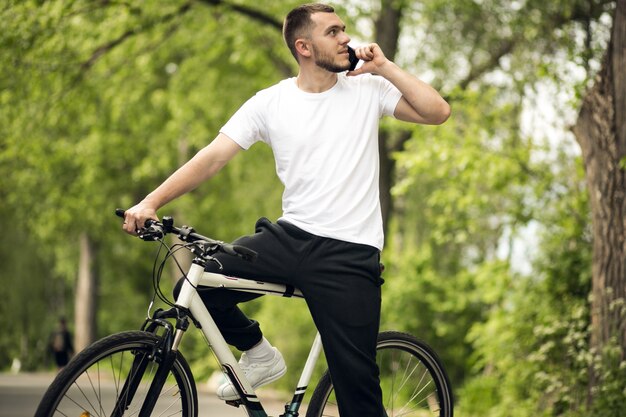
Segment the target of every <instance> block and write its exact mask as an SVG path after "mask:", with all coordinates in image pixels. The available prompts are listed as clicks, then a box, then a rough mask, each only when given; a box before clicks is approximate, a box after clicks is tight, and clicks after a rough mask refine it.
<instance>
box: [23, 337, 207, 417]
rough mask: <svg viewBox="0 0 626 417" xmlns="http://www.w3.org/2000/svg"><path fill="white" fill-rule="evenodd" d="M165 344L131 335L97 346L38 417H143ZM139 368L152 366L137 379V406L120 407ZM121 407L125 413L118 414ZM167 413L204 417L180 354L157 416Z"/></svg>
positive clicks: (75, 362)
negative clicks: (139, 416) (158, 349)
mask: <svg viewBox="0 0 626 417" xmlns="http://www.w3.org/2000/svg"><path fill="white" fill-rule="evenodd" d="M160 341H161V337H159V336H156V335H155V334H153V333H148V332H144V331H128V332H122V333H117V334H113V335H111V336H108V337H105V338H103V339H101V340H99V341H98V342H95V343H94V344H92V345H91V346H89V347H88V348H86V349H85V350H83V351H82V352H80V353H79V354H78V355H76V357H74V358H73V359H72V360H71V361H70V363H69V364H68V365H67V366H66V367H65V368H64V369H63V370H62V371H61V372H60V373H59V374H58V375H57V377H56V378H55V379H54V381H53V382H52V384H51V385H50V387H49V388H48V390H47V391H46V393H45V394H44V396H43V398H42V400H41V402H40V403H39V407H38V408H37V412H36V413H35V417H53V416H67V415H75V416H90V417H94V416H104V415H106V416H111V415H128V416H130V415H137V414H138V413H139V411H140V410H141V406H142V404H143V400H145V396H146V393H147V391H148V389H149V387H150V384H151V383H152V379H153V377H154V374H155V373H156V370H157V368H158V365H159V364H158V361H159V360H158V359H156V360H155V358H158V357H159V356H158V355H154V354H153V353H154V352H155V348H156V347H157V346H159V343H160ZM135 358H137V360H136V359H135ZM145 359H147V360H145ZM137 363H142V364H145V365H146V366H145V367H144V368H145V372H143V374H142V375H143V377H142V378H141V380H137V379H136V382H137V383H136V384H135V385H136V392H134V390H133V394H130V396H132V398H131V402H130V403H129V404H126V403H124V404H123V405H120V403H119V402H118V400H119V399H120V398H123V397H127V396H120V391H121V390H123V389H125V387H126V384H127V383H128V382H127V381H129V380H131V379H132V377H131V376H130V375H127V373H128V374H132V372H129V370H130V369H131V367H132V366H135V364H137ZM131 385H132V382H131ZM175 390H177V391H175ZM116 403H117V406H116V405H115V404H116ZM116 407H117V408H119V409H120V410H119V412H114V411H117V410H116ZM122 408H123V409H122ZM163 409H168V410H169V411H168V414H167V415H171V416H174V415H178V416H181V417H197V415H198V395H197V390H196V384H195V381H194V379H193V375H192V373H191V370H190V368H189V365H188V364H187V361H186V360H185V358H184V357H183V356H182V354H180V352H176V356H175V358H174V362H173V365H172V367H171V369H170V371H169V374H168V377H167V379H166V382H165V386H164V387H163V389H162V391H161V392H160V395H159V397H158V398H157V403H156V405H155V409H154V410H155V412H156V411H157V410H163Z"/></svg>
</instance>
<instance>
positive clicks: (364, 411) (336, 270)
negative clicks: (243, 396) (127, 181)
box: [200, 218, 385, 417]
mask: <svg viewBox="0 0 626 417" xmlns="http://www.w3.org/2000/svg"><path fill="white" fill-rule="evenodd" d="M234 243H237V244H240V245H243V246H246V247H248V248H250V249H253V250H255V251H256V252H258V253H259V257H258V259H257V261H256V262H254V263H250V262H246V261H244V260H241V259H239V258H236V257H233V256H228V255H223V254H220V255H218V256H217V258H219V261H220V262H221V263H222V265H223V266H224V269H223V270H222V271H218V269H217V266H215V267H214V269H213V268H212V271H213V272H218V273H223V274H226V275H231V276H236V277H240V278H248V279H256V280H259V281H266V282H274V283H281V284H287V285H291V286H294V287H296V288H299V289H300V290H301V291H302V293H303V295H304V297H305V300H306V302H307V305H308V307H309V310H310V312H311V315H312V317H313V320H314V322H315V325H316V327H317V329H318V331H319V332H320V335H321V337H322V344H323V346H324V353H325V355H326V359H327V361H328V366H329V369H330V373H331V377H332V380H333V385H334V388H335V393H336V395H337V400H338V403H339V412H340V414H341V416H342V417H369V416H372V417H381V416H384V415H385V414H384V411H383V409H382V399H381V390H380V386H379V381H378V367H377V365H376V337H377V334H378V327H379V321H380V285H381V283H382V279H381V278H380V264H379V259H380V256H379V251H378V249H376V248H374V247H372V246H368V245H360V244H355V243H349V242H344V241H340V240H336V239H329V238H323V237H319V236H315V235H312V234H310V233H308V232H305V231H303V230H301V229H299V228H297V227H295V226H293V225H291V224H289V223H287V222H282V221H279V222H278V223H277V224H273V223H271V222H270V221H269V220H267V219H265V218H262V219H260V220H259V221H258V222H257V224H256V231H255V234H254V235H251V236H245V237H242V238H240V239H237V240H236V241H235V242H234ZM200 289H201V288H200ZM200 295H201V297H202V300H203V301H204V303H205V304H206V306H207V308H208V309H209V311H210V312H211V314H212V315H213V318H214V319H215V322H216V324H217V325H218V327H219V328H220V330H221V331H222V333H223V334H224V337H225V339H226V341H227V342H228V343H229V344H231V345H233V346H235V347H237V348H238V349H239V350H247V349H249V348H251V347H252V346H254V345H255V344H257V343H258V342H259V341H260V340H261V337H262V333H261V330H260V327H259V324H258V323H257V322H256V321H254V320H251V319H249V318H248V317H246V316H245V315H244V314H243V312H242V311H241V310H240V309H239V308H238V307H237V304H238V303H239V302H243V301H249V300H251V299H253V298H257V297H259V295H257V294H251V293H244V292H236V291H229V290H225V289H211V290H205V291H200Z"/></svg>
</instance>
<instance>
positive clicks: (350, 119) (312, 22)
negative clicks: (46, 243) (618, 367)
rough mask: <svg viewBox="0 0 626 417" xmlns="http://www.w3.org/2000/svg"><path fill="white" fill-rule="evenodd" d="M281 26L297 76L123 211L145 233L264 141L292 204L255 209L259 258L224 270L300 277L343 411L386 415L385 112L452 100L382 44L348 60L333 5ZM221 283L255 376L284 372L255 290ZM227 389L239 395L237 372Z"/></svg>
mask: <svg viewBox="0 0 626 417" xmlns="http://www.w3.org/2000/svg"><path fill="white" fill-rule="evenodd" d="M283 35H284V38H285V42H286V43H287V46H288V47H289V49H290V50H291V52H292V54H293V56H294V57H295V58H296V60H297V62H298V65H299V73H298V76H297V77H295V78H290V79H287V80H283V81H281V82H280V83H278V84H276V85H274V86H272V87H270V88H268V89H266V90H263V91H261V92H259V93H258V94H256V95H255V96H254V97H252V98H251V99H250V100H248V101H247V102H246V103H245V104H244V105H243V106H242V107H241V108H240V109H239V110H238V111H237V112H236V113H235V115H233V117H232V118H231V119H230V120H229V121H228V123H226V125H225V126H224V127H223V128H222V129H221V130H220V133H219V135H218V136H217V137H216V138H215V140H214V141H213V142H211V143H210V144H209V145H208V146H206V147H205V148H204V149H202V150H200V151H199V152H198V153H197V154H196V155H195V156H194V157H193V158H192V159H191V160H190V161H189V162H187V163H186V164H185V165H183V166H182V167H181V168H180V169H178V170H177V171H176V172H175V173H174V174H172V176H171V177H169V178H168V179H167V180H166V181H165V182H164V183H163V184H161V185H160V186H159V187H158V188H157V189H156V190H155V191H153V192H152V193H150V194H149V195H148V196H147V197H146V198H145V199H144V200H143V201H141V202H140V203H139V204H137V205H136V206H135V207H133V208H131V209H129V210H128V211H127V212H126V217H125V224H124V226H123V227H124V230H125V231H127V232H129V233H133V234H134V233H136V230H137V229H138V228H139V227H140V226H141V225H143V224H144V222H145V220H146V219H148V218H153V219H156V210H157V209H159V208H160V207H162V206H163V205H165V204H166V203H168V202H169V201H171V200H173V199H175V198H177V197H179V196H181V195H182V194H184V193H186V192H188V191H190V190H192V189H193V188H195V187H196V186H198V185H199V184H200V183H201V182H203V181H205V180H207V179H208V178H210V177H212V176H213V175H214V174H215V173H216V172H218V171H219V170H220V169H221V168H222V167H223V166H224V165H226V163H227V162H228V161H229V160H230V159H231V158H233V157H234V156H235V155H236V154H237V153H238V152H239V151H240V150H241V149H248V148H249V147H250V146H251V145H252V144H253V143H255V142H257V141H262V142H265V143H267V144H268V145H269V146H271V148H272V150H273V153H274V158H275V160H276V170H277V174H278V176H279V178H280V180H281V181H282V183H283V184H284V186H285V189H284V194H283V215H282V217H281V218H280V219H278V221H277V222H276V223H271V222H270V221H269V220H267V219H261V220H259V221H258V222H257V225H256V230H255V234H254V235H252V236H246V237H243V238H240V239H238V240H237V243H238V244H241V245H244V246H247V247H249V248H251V249H253V250H255V251H257V252H258V253H259V257H258V260H257V262H255V263H254V264H250V263H246V262H245V261H241V260H239V259H237V258H234V257H229V256H220V257H219V260H220V262H221V263H222V264H223V267H224V270H223V273H226V274H229V275H234V276H240V277H243V278H250V279H258V280H265V281H270V282H279V283H285V284H289V285H293V286H295V287H297V288H299V289H300V290H301V291H302V293H303V294H304V296H305V299H306V302H307V305H308V307H309V310H310V311H311V315H312V317H313V320H314V322H315V325H316V326H317V328H318V330H319V332H320V334H321V336H322V343H323V345H324V351H325V354H326V358H327V361H328V365H329V369H330V372H331V375H332V380H333V385H334V388H335V392H336V395H337V399H338V403H339V404H338V405H339V410H340V413H341V415H342V417H366V416H376V417H380V416H383V415H385V412H384V410H383V407H382V400H381V392H380V387H379V382H378V368H377V366H376V362H375V357H376V335H377V333H378V326H379V318H380V285H381V283H382V279H381V278H380V268H379V258H380V250H381V249H382V245H383V229H382V217H381V211H380V204H379V196H378V171H379V167H378V137H377V135H378V122H379V119H380V118H381V117H382V116H384V115H393V116H394V117H396V118H397V119H400V120H403V121H407V122H412V123H424V124H440V123H443V122H444V121H445V120H446V119H447V118H448V116H449V114H450V108H449V106H448V104H447V103H446V102H445V100H443V99H442V98H441V96H440V95H439V94H438V93H437V92H436V91H435V90H434V89H433V88H431V87H430V86H428V85H427V84H425V83H423V82H422V81H420V80H418V79H417V78H415V77H413V76H411V75H409V74H408V73H406V72H405V71H403V70H402V69H400V68H399V67H398V66H396V65H395V64H394V63H393V62H391V61H389V60H388V59H387V58H386V57H385V55H384V54H383V52H382V51H381V49H380V47H379V46H378V45H376V44H370V45H367V46H364V47H360V48H357V49H356V55H357V57H358V58H360V59H361V60H363V61H364V62H363V65H362V66H361V67H360V68H359V69H357V70H354V71H351V72H348V73H347V74H346V73H345V72H346V71H347V70H348V69H349V68H350V62H349V54H348V42H350V37H349V36H348V35H347V34H346V32H345V25H344V23H343V22H342V20H341V19H340V18H339V17H338V16H337V15H336V14H335V13H334V9H333V8H332V7H330V6H326V5H322V4H309V5H302V6H300V7H297V8H295V9H294V10H292V11H291V12H290V13H289V14H288V15H287V17H286V19H285V22H284V26H283ZM372 74H376V75H377V76H375V75H372ZM220 291H221V290H218V291H207V292H203V293H202V298H203V301H204V302H205V304H206V305H207V307H208V308H209V310H210V311H211V313H212V314H213V316H214V319H215V321H216V323H217V324H218V326H219V327H220V329H221V330H222V332H223V334H224V336H225V338H226V341H227V342H228V343H230V344H232V345H234V346H235V347H237V348H238V349H239V350H242V351H244V353H243V354H242V357H241V359H240V364H241V366H242V369H243V370H244V372H245V373H246V374H247V375H248V378H249V379H250V381H251V383H252V385H253V386H254V387H255V388H256V387H258V386H260V385H263V384H265V383H268V382H271V381H273V380H275V379H277V378H279V377H280V376H281V375H283V374H284V373H285V371H286V366H285V363H284V361H283V359H282V356H281V355H280V352H278V351H277V350H276V348H274V347H272V345H270V344H269V342H268V341H267V340H266V339H265V338H264V337H263V335H262V333H261V330H260V327H259V324H258V323H257V322H256V321H254V320H250V319H249V318H247V317H246V316H245V315H244V314H243V313H242V312H241V310H239V308H238V307H237V303H239V302H241V301H246V300H249V299H252V298H254V297H256V295H251V294H244V293H237V292H228V291H221V292H220ZM218 395H219V396H220V398H222V399H235V398H237V396H238V395H237V393H236V392H235V390H234V388H233V387H232V385H231V384H229V383H226V384H224V385H222V386H221V387H220V388H219V389H218Z"/></svg>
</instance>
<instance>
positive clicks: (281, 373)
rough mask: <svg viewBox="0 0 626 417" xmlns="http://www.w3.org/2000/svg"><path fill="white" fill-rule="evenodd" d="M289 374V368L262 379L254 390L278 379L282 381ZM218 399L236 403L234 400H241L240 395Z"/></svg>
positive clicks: (254, 386)
mask: <svg viewBox="0 0 626 417" xmlns="http://www.w3.org/2000/svg"><path fill="white" fill-rule="evenodd" d="M286 373H287V367H285V368H283V370H282V371H280V372H279V373H277V374H275V375H272V376H270V377H268V378H265V379H262V380H261V381H259V382H257V383H256V385H253V386H252V388H254V389H255V390H256V389H257V388H259V387H261V386H263V385H266V384H269V383H270V382H274V381H276V380H277V379H280V378H281V377H282V376H283V375H285V374H286ZM217 398H219V399H220V400H222V401H234V400H238V399H239V395H238V394H235V395H231V396H220V395H219V394H218V396H217Z"/></svg>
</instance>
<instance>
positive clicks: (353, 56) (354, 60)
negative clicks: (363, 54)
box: [348, 46, 359, 71]
mask: <svg viewBox="0 0 626 417" xmlns="http://www.w3.org/2000/svg"><path fill="white" fill-rule="evenodd" d="M348 59H349V60H350V71H354V69H355V68H356V65H357V64H358V63H359V58H357V57H356V53H355V52H354V49H352V48H350V47H349V46H348Z"/></svg>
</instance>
